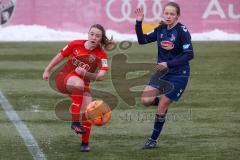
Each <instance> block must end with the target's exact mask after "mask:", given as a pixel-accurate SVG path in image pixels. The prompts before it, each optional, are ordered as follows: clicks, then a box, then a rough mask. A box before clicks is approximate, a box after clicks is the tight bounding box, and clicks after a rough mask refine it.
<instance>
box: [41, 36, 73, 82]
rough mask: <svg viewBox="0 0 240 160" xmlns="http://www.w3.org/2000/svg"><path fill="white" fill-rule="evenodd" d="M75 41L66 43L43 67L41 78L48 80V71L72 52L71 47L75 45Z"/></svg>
mask: <svg viewBox="0 0 240 160" xmlns="http://www.w3.org/2000/svg"><path fill="white" fill-rule="evenodd" d="M75 43H76V41H72V42H70V43H69V44H67V45H66V46H65V47H64V48H63V49H62V50H61V51H60V53H58V54H57V55H56V56H55V57H54V58H53V59H52V60H51V61H50V63H49V64H48V66H47V67H46V68H45V69H44V72H43V79H44V80H46V81H47V80H48V79H49V76H50V73H51V71H52V69H53V68H54V67H55V66H56V65H58V64H59V63H60V62H61V61H62V60H63V59H64V58H65V57H68V56H69V55H70V54H71V52H72V48H73V46H74V45H75Z"/></svg>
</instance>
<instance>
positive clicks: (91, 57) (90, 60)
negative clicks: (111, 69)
mask: <svg viewBox="0 0 240 160" xmlns="http://www.w3.org/2000/svg"><path fill="white" fill-rule="evenodd" d="M95 60H96V56H94V55H92V54H90V55H89V57H88V61H89V62H90V63H93V62H94V61H95Z"/></svg>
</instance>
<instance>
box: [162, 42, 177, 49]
mask: <svg viewBox="0 0 240 160" xmlns="http://www.w3.org/2000/svg"><path fill="white" fill-rule="evenodd" d="M161 46H162V48H163V49H166V50H171V49H173V48H174V43H173V42H171V41H162V42H161Z"/></svg>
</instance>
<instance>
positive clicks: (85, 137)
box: [82, 121, 92, 143]
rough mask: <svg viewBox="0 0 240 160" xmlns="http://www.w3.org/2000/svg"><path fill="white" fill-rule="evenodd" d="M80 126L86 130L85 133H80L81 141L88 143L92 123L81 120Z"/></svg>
mask: <svg viewBox="0 0 240 160" xmlns="http://www.w3.org/2000/svg"><path fill="white" fill-rule="evenodd" d="M82 126H83V127H84V128H85V130H86V133H85V134H82V142H83V143H88V142H89V138H90V132H91V126H92V124H91V123H90V122H88V121H83V122H82Z"/></svg>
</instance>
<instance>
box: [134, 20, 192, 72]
mask: <svg viewBox="0 0 240 160" xmlns="http://www.w3.org/2000/svg"><path fill="white" fill-rule="evenodd" d="M135 29H136V33H137V37H138V43H139V44H146V43H151V42H155V41H157V47H158V58H157V63H160V62H167V65H168V68H169V73H176V74H184V75H189V70H190V69H189V60H191V59H193V46H192V42H191V36H190V33H189V32H188V30H187V28H186V27H185V26H184V25H182V24H181V23H177V24H176V25H175V26H174V27H173V28H172V29H167V25H160V26H159V27H157V28H155V29H154V31H153V32H151V33H149V34H143V31H142V22H141V21H137V22H136V27H135Z"/></svg>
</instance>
